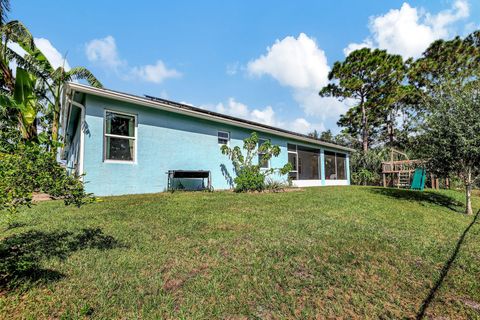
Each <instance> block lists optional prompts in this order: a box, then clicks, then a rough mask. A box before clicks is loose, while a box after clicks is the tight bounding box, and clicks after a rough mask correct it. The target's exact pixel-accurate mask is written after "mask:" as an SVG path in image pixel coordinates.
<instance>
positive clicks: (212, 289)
mask: <svg viewBox="0 0 480 320" xmlns="http://www.w3.org/2000/svg"><path fill="white" fill-rule="evenodd" d="M462 200H463V194H462V193H457V192H453V191H450V192H446V191H444V192H436V193H434V192H428V191H427V192H423V193H420V192H410V191H403V190H396V189H382V188H368V187H323V188H309V189H305V190H304V191H297V192H285V193H268V194H235V193H231V192H214V193H182V192H179V193H174V194H168V193H164V194H151V195H140V196H123V197H108V198H103V199H102V201H101V202H98V203H95V204H90V205H87V206H85V207H83V208H81V209H77V208H73V207H65V206H63V203H62V202H59V201H51V202H45V203H41V204H39V205H36V206H34V207H33V208H32V209H26V210H24V211H22V212H21V213H20V214H19V215H18V216H17V218H16V219H15V221H14V222H13V223H10V225H8V224H7V223H6V222H3V223H2V224H1V225H0V232H1V233H0V288H1V293H0V318H9V319H14V318H22V319H24V318H27V319H29V318H31V319H37V318H62V319H78V318H80V319H83V318H93V319H134V318H142V319H160V318H164V319H165V318H195V319H212V318H226V319H243V318H261V319H285V318H314V317H318V318H326V317H343V318H379V317H381V318H384V319H387V318H388V319H389V318H412V317H413V318H414V317H415V316H416V315H417V314H418V313H419V312H420V311H421V310H422V305H423V306H424V307H425V306H426V308H425V314H426V315H427V316H428V317H432V318H435V317H445V319H449V318H450V319H462V318H465V319H471V318H480V223H475V224H473V225H471V227H470V228H469V229H468V230H467V228H468V227H469V225H470V224H471V223H472V221H473V217H468V216H464V215H463V214H461V212H462V210H463V208H462V207H461V205H460V204H459V203H458V201H462ZM479 200H480V198H478V197H475V199H474V208H476V209H477V210H478V209H479V208H480V201H479ZM479 220H480V219H479ZM465 230H467V232H466V233H465V235H464V237H463V238H462V240H461V243H460V246H459V250H458V251H456V248H457V247H458V246H457V244H458V243H459V240H460V238H461V236H462V234H463V233H464V231H465ZM453 258H455V259H454V260H453ZM449 260H450V262H451V263H450V264H449ZM447 270H448V272H445V271H447ZM442 275H444V277H442ZM445 275H446V276H445ZM440 279H442V281H441V282H440V281H439V280H440ZM440 283H441V285H440V286H438V284H440ZM436 286H437V287H438V290H433V291H435V294H434V295H430V294H431V292H432V288H435V287H436ZM429 295H430V296H431V297H433V299H429V298H428V297H429ZM442 319H444V318H442Z"/></svg>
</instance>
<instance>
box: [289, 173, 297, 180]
mask: <svg viewBox="0 0 480 320" xmlns="http://www.w3.org/2000/svg"><path fill="white" fill-rule="evenodd" d="M288 178H289V179H290V180H297V173H296V172H290V173H289V174H288Z"/></svg>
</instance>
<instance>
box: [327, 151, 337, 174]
mask: <svg viewBox="0 0 480 320" xmlns="http://www.w3.org/2000/svg"><path fill="white" fill-rule="evenodd" d="M325 179H327V180H336V179H337V169H336V166H335V152H330V151H325Z"/></svg>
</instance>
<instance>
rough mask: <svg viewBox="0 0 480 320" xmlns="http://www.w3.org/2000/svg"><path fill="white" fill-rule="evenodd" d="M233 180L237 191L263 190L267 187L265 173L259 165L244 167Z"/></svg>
mask: <svg viewBox="0 0 480 320" xmlns="http://www.w3.org/2000/svg"><path fill="white" fill-rule="evenodd" d="M233 181H234V182H235V191H236V192H245V191H263V190H264V189H265V175H264V174H263V173H262V171H261V170H260V168H259V167H258V166H251V167H245V168H242V169H241V170H240V172H238V174H237V177H235V179H234V180H233Z"/></svg>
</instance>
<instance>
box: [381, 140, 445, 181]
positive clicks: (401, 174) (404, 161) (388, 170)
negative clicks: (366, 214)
mask: <svg viewBox="0 0 480 320" xmlns="http://www.w3.org/2000/svg"><path fill="white" fill-rule="evenodd" d="M424 165H425V161H424V160H419V159H415V160H410V159H409V158H408V155H407V154H405V153H403V152H400V151H398V150H395V149H391V151H390V161H384V162H382V176H383V186H384V187H397V188H410V187H412V182H413V181H412V177H413V176H414V173H415V170H417V169H419V168H424ZM425 180H426V179H425ZM423 184H425V181H423ZM430 186H431V188H432V189H439V188H440V183H439V179H438V178H437V177H435V175H433V174H432V173H430ZM445 187H446V188H448V187H449V181H448V179H445ZM422 189H423V187H422Z"/></svg>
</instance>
